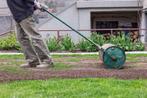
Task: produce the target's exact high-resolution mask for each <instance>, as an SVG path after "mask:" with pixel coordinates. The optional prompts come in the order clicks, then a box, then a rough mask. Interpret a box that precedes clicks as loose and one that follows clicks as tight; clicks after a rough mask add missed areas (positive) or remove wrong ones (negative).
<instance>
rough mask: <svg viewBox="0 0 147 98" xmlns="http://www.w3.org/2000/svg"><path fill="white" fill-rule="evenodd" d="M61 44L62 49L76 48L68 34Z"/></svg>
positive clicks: (70, 49)
mask: <svg viewBox="0 0 147 98" xmlns="http://www.w3.org/2000/svg"><path fill="white" fill-rule="evenodd" d="M60 44H61V50H67V51H72V50H74V49H75V45H74V43H73V41H72V39H71V38H70V37H69V36H68V35H66V36H64V37H63V39H62V40H61V43H60Z"/></svg>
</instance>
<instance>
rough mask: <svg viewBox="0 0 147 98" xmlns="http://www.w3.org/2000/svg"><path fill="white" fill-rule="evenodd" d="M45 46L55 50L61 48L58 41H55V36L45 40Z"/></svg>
mask: <svg viewBox="0 0 147 98" xmlns="http://www.w3.org/2000/svg"><path fill="white" fill-rule="evenodd" d="M47 46H48V49H49V50H50V51H57V50H59V49H60V48H61V47H60V44H59V42H58V41H57V39H56V38H55V37H54V38H49V39H48V40H47Z"/></svg>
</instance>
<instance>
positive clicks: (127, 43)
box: [78, 33, 145, 51]
mask: <svg viewBox="0 0 147 98" xmlns="http://www.w3.org/2000/svg"><path fill="white" fill-rule="evenodd" d="M90 39H91V40H92V41H94V42H95V43H97V44H99V45H101V46H102V45H103V44H105V43H111V44H114V45H116V46H118V47H120V48H122V49H124V50H126V51H143V50H144V48H145V47H144V45H143V43H141V41H138V42H132V41H131V38H130V37H126V36H125V35H124V34H122V35H119V36H114V35H112V36H110V38H109V39H107V40H106V39H105V38H104V36H103V35H98V34H97V33H93V34H92V35H91V37H90ZM78 48H79V49H80V50H81V51H96V47H95V46H94V45H92V44H91V43H89V42H88V41H86V40H84V39H82V40H81V41H80V42H79V44H78Z"/></svg>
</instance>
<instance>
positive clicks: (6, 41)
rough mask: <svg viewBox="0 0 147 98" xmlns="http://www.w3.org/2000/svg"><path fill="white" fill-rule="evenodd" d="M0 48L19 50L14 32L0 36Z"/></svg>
mask: <svg viewBox="0 0 147 98" xmlns="http://www.w3.org/2000/svg"><path fill="white" fill-rule="evenodd" d="M0 50H20V46H19V43H18V42H17V40H16V37H15V34H14V33H13V34H10V35H8V36H6V37H2V38H0Z"/></svg>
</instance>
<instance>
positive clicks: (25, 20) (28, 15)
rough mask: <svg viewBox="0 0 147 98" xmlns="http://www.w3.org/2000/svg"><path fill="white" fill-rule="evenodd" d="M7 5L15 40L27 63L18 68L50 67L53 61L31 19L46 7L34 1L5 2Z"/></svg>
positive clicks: (33, 19) (12, 0) (16, 0)
mask: <svg viewBox="0 0 147 98" xmlns="http://www.w3.org/2000/svg"><path fill="white" fill-rule="evenodd" d="M7 4H8V7H9V9H10V11H11V13H12V15H13V18H14V20H15V21H16V35H17V39H18V41H19V43H20V46H21V48H22V51H23V53H24V56H25V59H26V61H27V63H26V64H22V65H20V66H21V67H23V68H28V67H29V68H30V67H37V68H47V67H52V66H53V61H52V58H51V57H50V56H49V50H48V49H47V46H46V44H45V43H44V41H43V39H42V36H41V35H40V34H39V32H38V29H37V27H36V20H35V18H34V17H33V16H34V12H35V10H37V9H40V10H41V9H43V8H45V7H46V6H43V5H42V4H41V3H39V2H38V1H36V0H7Z"/></svg>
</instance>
